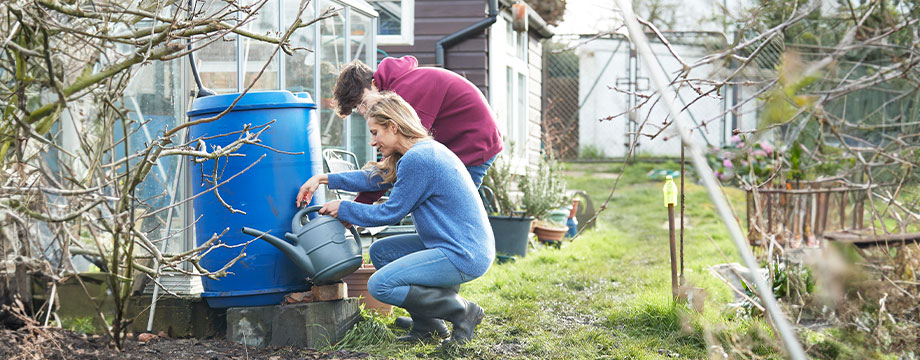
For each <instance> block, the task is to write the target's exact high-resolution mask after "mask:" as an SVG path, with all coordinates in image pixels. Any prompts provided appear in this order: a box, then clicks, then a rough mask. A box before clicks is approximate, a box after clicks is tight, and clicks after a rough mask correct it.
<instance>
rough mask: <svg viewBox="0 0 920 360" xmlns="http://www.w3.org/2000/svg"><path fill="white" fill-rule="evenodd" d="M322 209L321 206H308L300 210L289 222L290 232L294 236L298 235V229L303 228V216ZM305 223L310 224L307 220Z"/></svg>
mask: <svg viewBox="0 0 920 360" xmlns="http://www.w3.org/2000/svg"><path fill="white" fill-rule="evenodd" d="M322 208H323V206H322V205H313V206H308V207H305V208H303V209H300V211H298V212H297V214H296V215H294V219H293V220H291V231H293V232H294V233H295V234H297V233H299V232H300V229H301V228H303V226H304V223H303V219H304V217H305V216H304V215H307V214H309V213H311V212H316V211H319V209H322ZM307 222H310V219H309V218H308V219H307Z"/></svg>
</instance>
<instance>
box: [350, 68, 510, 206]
mask: <svg viewBox="0 0 920 360" xmlns="http://www.w3.org/2000/svg"><path fill="white" fill-rule="evenodd" d="M380 91H393V92H395V93H396V94H398V95H399V96H400V97H402V98H403V99H405V100H406V101H407V102H408V103H409V104H410V105H412V107H413V108H415V111H416V112H417V113H418V117H419V119H421V120H422V125H424V126H425V128H427V129H428V130H429V131H430V133H431V135H432V136H433V137H434V139H435V140H437V141H438V142H440V143H442V144H444V145H445V146H447V148H448V149H450V150H451V151H453V152H454V154H457V157H459V158H460V160H461V161H463V164H464V165H466V169H467V171H469V172H470V176H471V177H472V178H473V183H474V184H475V185H476V187H479V185H481V184H482V178H483V177H484V176H485V174H486V170H488V169H489V167H490V166H491V165H492V162H493V160H495V156H496V155H498V153H499V152H501V151H502V137H501V134H500V133H499V131H498V126H497V125H496V124H495V117H494V116H493V115H492V109H491V108H489V104H488V102H487V101H486V98H485V96H483V95H482V92H481V91H479V88H477V87H476V85H473V83H471V82H470V81H469V80H467V79H466V78H464V77H462V76H460V75H457V73H454V72H452V71H450V70H445V69H441V68H434V67H419V66H418V60H417V59H416V58H415V57H413V56H404V57H401V58H398V59H397V58H389V57H388V58H385V59H383V61H381V62H380V64H379V65H378V66H377V71H376V72H374V70H372V69H371V68H370V67H369V66H367V65H365V64H364V63H362V62H360V61H358V60H355V61H352V62H351V63H349V64H348V65H347V66H345V68H344V69H343V70H342V72H341V74H339V78H338V81H337V82H336V84H335V90H334V91H333V96H334V97H335V101H336V104H337V107H338V108H337V109H336V110H337V112H338V113H339V115H340V116H342V117H345V116H348V115H349V114H351V112H352V111H353V110H357V111H358V112H359V113H361V114H362V115H363V114H364V111H366V109H367V108H368V107H369V105H372V104H366V103H365V100H367V99H368V98H372V97H373V96H374V95H375V94H376V93H377V92H380ZM382 195H383V194H382V193H362V194H359V195H358V197H357V198H356V199H355V201H358V202H363V203H372V202H374V201H376V200H377V199H379V198H380V197H381V196H382Z"/></svg>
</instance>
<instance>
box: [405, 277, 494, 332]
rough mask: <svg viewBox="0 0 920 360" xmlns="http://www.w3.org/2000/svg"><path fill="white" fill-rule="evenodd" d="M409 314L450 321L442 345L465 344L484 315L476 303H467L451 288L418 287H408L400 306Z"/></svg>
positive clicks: (467, 301)
mask: <svg viewBox="0 0 920 360" xmlns="http://www.w3.org/2000/svg"><path fill="white" fill-rule="evenodd" d="M402 307H404V308H405V309H406V310H408V311H409V313H410V314H413V316H415V315H421V316H423V317H428V318H437V319H444V320H447V321H450V322H451V323H452V324H454V330H453V334H452V335H451V337H450V338H449V339H447V340H444V341H443V342H442V343H441V344H442V345H446V344H453V343H465V342H467V341H469V340H470V339H472V338H473V332H474V330H476V325H479V323H480V322H482V318H483V316H485V313H484V312H483V311H482V308H481V307H479V305H476V303H474V302H472V301H469V300H466V299H464V298H463V297H461V296H460V295H459V294H457V293H455V292H454V291H453V290H452V289H445V288H432V287H427V286H421V285H412V286H410V287H409V295H407V296H406V300H405V301H404V302H403V306H402Z"/></svg>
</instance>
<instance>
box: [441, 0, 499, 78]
mask: <svg viewBox="0 0 920 360" xmlns="http://www.w3.org/2000/svg"><path fill="white" fill-rule="evenodd" d="M488 4H489V16H488V17H486V18H485V19H482V20H479V21H478V22H476V23H475V24H473V25H470V26H467V27H466V28H464V29H462V30H460V31H457V32H455V33H453V34H450V35H447V36H445V37H443V38H441V40H438V42H437V43H436V44H435V45H434V61H435V63H437V64H438V66H440V67H444V50H445V49H446V48H449V47H451V46H454V45H457V43H459V42H461V41H463V40H466V39H469V38H471V37H473V36H475V35H478V34H479V33H480V32H481V31H483V30H485V28H487V27H489V26H490V25H492V24H494V23H495V19H496V17H498V0H488Z"/></svg>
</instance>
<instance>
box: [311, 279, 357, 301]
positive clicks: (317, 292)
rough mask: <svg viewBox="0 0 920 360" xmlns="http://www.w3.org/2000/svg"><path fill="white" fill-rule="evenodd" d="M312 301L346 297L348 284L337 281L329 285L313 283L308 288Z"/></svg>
mask: <svg viewBox="0 0 920 360" xmlns="http://www.w3.org/2000/svg"><path fill="white" fill-rule="evenodd" d="M310 291H311V292H312V293H313V301H335V300H342V299H345V298H347V297H348V284H345V283H344V282H341V281H340V282H337V283H335V284H330V285H313V288H312V289H310Z"/></svg>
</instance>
